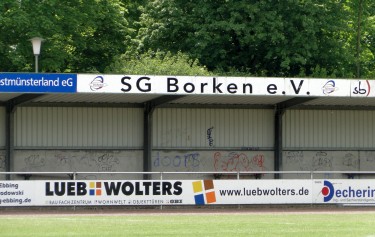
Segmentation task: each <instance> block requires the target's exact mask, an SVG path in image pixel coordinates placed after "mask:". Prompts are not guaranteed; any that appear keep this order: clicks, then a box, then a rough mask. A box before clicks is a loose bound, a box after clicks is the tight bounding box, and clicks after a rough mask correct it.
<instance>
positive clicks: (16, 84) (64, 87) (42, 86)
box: [0, 73, 77, 93]
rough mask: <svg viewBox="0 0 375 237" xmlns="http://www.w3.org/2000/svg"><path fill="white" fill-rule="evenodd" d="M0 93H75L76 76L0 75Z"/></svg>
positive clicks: (41, 74)
mask: <svg viewBox="0 0 375 237" xmlns="http://www.w3.org/2000/svg"><path fill="white" fill-rule="evenodd" d="M0 92H20V93H76V92H77V74H55V73H49V74H45V73H0Z"/></svg>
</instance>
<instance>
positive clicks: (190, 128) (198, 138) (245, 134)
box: [153, 108, 274, 149]
mask: <svg viewBox="0 0 375 237" xmlns="http://www.w3.org/2000/svg"><path fill="white" fill-rule="evenodd" d="M273 118H274V116H273V110H262V109H208V108H207V109H194V108H177V109H176V108H160V109H156V110H155V112H154V117H153V119H154V123H153V147H154V148H193V149H194V148H239V147H240V148H241V147H247V148H272V147H273V143H274V140H273V136H274V129H273V126H274V123H273ZM210 128H212V129H211V139H212V140H211V141H212V144H211V146H210V142H209V138H208V134H207V131H208V130H209V129H210Z"/></svg>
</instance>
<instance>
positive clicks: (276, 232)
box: [0, 212, 375, 237]
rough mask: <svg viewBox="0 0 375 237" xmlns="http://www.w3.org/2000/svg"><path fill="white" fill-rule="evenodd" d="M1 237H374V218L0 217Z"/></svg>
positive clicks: (356, 215) (364, 215)
mask: <svg viewBox="0 0 375 237" xmlns="http://www.w3.org/2000/svg"><path fill="white" fill-rule="evenodd" d="M0 236H2V237H8V236H36V237H42V236H49V237H50V236H82V237H83V236H111V237H113V236H176V237H177V236H195V237H196V236H225V237H226V236H256V237H262V236H287V237H293V236H296V237H297V236H298V237H310V236H311V237H312V236H314V237H323V236H329V237H345V236H348V237H361V236H363V237H375V213H373V212H369V213H337V212H336V213H334V214H323V213H320V214H316V213H314V214H307V213H306V214H305V213H302V214H301V213H299V214H291V213H289V214H288V213H285V214H252V213H240V214H233V213H232V214H222V213H220V214H186V213H184V214H181V215H178V214H163V213H160V214H152V215H151V214H149V215H147V214H142V215H135V214H131V215H96V216H95V215H87V216H83V215H49V216H46V215H43V216H33V215H25V216H15V215H14V216H9V215H7V216H1V215H0Z"/></svg>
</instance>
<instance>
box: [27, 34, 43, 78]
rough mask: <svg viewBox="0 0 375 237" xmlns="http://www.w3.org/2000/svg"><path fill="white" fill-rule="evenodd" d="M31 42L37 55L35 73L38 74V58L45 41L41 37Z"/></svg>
mask: <svg viewBox="0 0 375 237" xmlns="http://www.w3.org/2000/svg"><path fill="white" fill-rule="evenodd" d="M30 40H31V43H32V45H33V52H34V55H35V72H36V73H38V56H39V54H40V47H41V46H42V41H43V39H42V38H40V37H34V38H32V39H30Z"/></svg>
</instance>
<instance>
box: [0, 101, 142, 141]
mask: <svg viewBox="0 0 375 237" xmlns="http://www.w3.org/2000/svg"><path fill="white" fill-rule="evenodd" d="M0 128H1V127H0ZM14 139H15V140H14V142H15V146H16V147H18V148H22V147H35V148H49V147H63V148H87V147H90V148H141V147H142V146H143V110H142V109H138V108H82V107H18V108H17V110H16V112H15V138H14Z"/></svg>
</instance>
